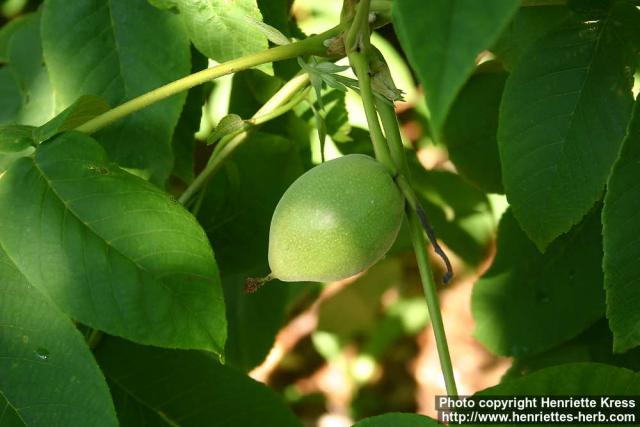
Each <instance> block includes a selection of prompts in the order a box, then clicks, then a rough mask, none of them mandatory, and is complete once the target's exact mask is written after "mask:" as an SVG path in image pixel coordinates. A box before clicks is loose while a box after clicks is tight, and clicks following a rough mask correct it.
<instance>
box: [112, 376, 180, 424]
mask: <svg viewBox="0 0 640 427" xmlns="http://www.w3.org/2000/svg"><path fill="white" fill-rule="evenodd" d="M105 376H106V377H107V378H109V380H110V381H111V382H112V383H113V384H115V385H116V386H118V388H120V389H121V390H122V391H124V392H125V393H126V395H127V396H129V397H130V398H131V399H133V400H135V401H136V402H138V403H139V404H140V405H142V406H144V407H145V408H147V409H149V410H150V411H151V412H153V413H154V414H156V415H157V416H158V417H160V418H161V419H162V420H163V421H164V422H166V423H167V425H168V426H170V427H181V425H180V424H178V423H177V422H176V421H173V420H172V419H171V418H169V417H168V416H167V414H165V413H164V412H162V411H160V410H158V409H156V408H154V407H153V406H151V405H150V404H148V403H147V402H145V401H144V400H141V399H139V398H138V396H136V395H135V394H133V393H132V392H131V391H130V390H129V389H128V388H126V387H125V386H124V385H122V383H121V382H120V381H118V380H116V379H115V378H113V377H111V376H109V375H107V374H105Z"/></svg>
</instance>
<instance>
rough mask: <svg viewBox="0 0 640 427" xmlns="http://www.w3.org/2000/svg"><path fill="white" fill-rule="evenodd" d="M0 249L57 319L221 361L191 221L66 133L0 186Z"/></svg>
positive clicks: (205, 249) (18, 165)
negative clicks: (52, 306)
mask: <svg viewBox="0 0 640 427" xmlns="http://www.w3.org/2000/svg"><path fill="white" fill-rule="evenodd" d="M0 206H11V207H12V208H11V209H2V210H0V244H1V245H2V246H3V247H4V249H5V250H6V252H7V254H8V256H9V257H11V258H12V259H13V260H14V261H15V263H16V266H17V267H18V268H19V269H20V271H21V272H22V273H23V274H24V276H25V277H27V279H28V280H29V282H30V283H32V284H33V286H35V287H36V288H38V289H39V290H41V291H42V292H43V293H45V294H46V295H48V296H49V297H50V298H51V299H52V300H53V301H54V302H55V303H56V304H57V305H58V306H59V307H60V308H61V309H62V311H64V312H65V313H67V314H69V315H70V316H71V317H72V318H74V319H76V320H79V321H81V322H82V323H85V324H87V325H89V326H91V327H94V328H96V329H100V330H104V331H106V332H108V333H111V334H115V335H120V336H123V337H126V338H128V339H131V340H133V341H138V342H141V343H148V344H153V345H157V346H165V347H174V348H176V347H178V348H197V349H204V350H210V351H214V352H217V353H221V352H222V348H223V346H224V341H225V336H226V322H225V317H224V303H223V301H222V292H221V287H220V279H219V276H218V269H217V266H216V263H215V260H214V258H213V253H212V251H211V247H210V246H209V243H208V241H207V239H206V236H205V234H204V232H203V231H202V229H201V228H200V226H199V224H198V223H197V222H196V221H195V219H194V218H193V217H192V216H191V215H190V214H189V213H188V212H187V211H185V210H184V209H183V208H182V206H180V205H178V204H177V203H176V202H175V201H174V200H172V199H171V198H170V197H169V196H168V195H166V194H165V193H164V192H162V191H161V190H159V189H157V188H156V187H154V186H153V185H151V184H149V183H147V182H145V181H144V180H141V179H140V178H137V177H135V176H133V175H131V174H129V173H127V172H125V171H123V170H121V169H120V168H118V167H117V165H115V164H113V163H111V162H110V161H109V160H108V159H107V157H106V154H105V152H104V150H103V149H102V148H101V147H100V145H99V144H98V143H97V142H96V141H94V140H92V139H91V138H90V137H88V136H86V135H82V134H79V133H65V134H62V135H61V136H58V137H56V138H54V139H53V140H51V141H50V142H48V143H46V144H43V145H41V146H40V147H39V148H38V150H37V151H36V154H35V156H34V157H24V158H21V159H18V160H16V161H15V162H14V163H13V165H12V166H11V168H10V169H9V170H8V171H7V172H5V173H4V174H3V175H2V177H1V178H0Z"/></svg>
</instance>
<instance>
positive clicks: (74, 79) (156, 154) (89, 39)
mask: <svg viewBox="0 0 640 427" xmlns="http://www.w3.org/2000/svg"><path fill="white" fill-rule="evenodd" d="M142 23H143V24H142ZM42 44H43V49H44V58H45V60H46V63H47V66H48V68H49V73H50V77H51V84H52V86H53V89H54V90H55V92H56V100H57V108H58V109H59V110H60V109H63V108H65V107H67V106H68V105H70V104H71V103H72V102H74V101H75V100H76V99H77V98H78V97H79V96H81V95H96V96H100V97H102V98H104V99H105V100H106V101H107V102H108V103H109V104H111V105H113V106H116V105H119V104H121V103H123V102H124V101H127V100H130V99H132V98H134V97H136V96H138V95H142V94H143V93H146V92H148V91H150V90H153V89H156V88H158V87H160V86H162V85H164V84H166V83H169V82H171V81H173V80H176V79H178V78H180V77H184V76H186V75H187V74H189V70H190V69H191V62H190V58H189V56H190V54H189V40H188V38H187V35H186V31H185V29H184V25H183V24H182V22H181V21H180V18H178V17H177V16H176V15H175V14H173V13H171V12H169V11H164V10H158V9H156V8H154V7H153V6H151V5H150V4H149V3H148V2H147V1H146V0H78V1H75V2H74V3H73V7H70V6H69V3H68V2H67V1H66V0H47V1H46V2H45V4H44V9H43V13H42ZM185 96H186V94H185V93H182V94H179V95H176V96H173V97H171V98H169V99H166V100H164V101H162V102H159V103H157V104H154V105H152V106H150V107H147V108H145V109H144V110H141V111H139V112H136V113H134V114H132V115H130V116H128V117H126V118H124V119H122V120H120V121H118V122H116V123H114V124H112V125H111V126H108V127H107V128H105V129H104V130H102V131H101V132H99V133H98V134H97V136H96V138H97V139H98V140H99V141H100V143H101V144H102V145H103V146H104V147H105V149H106V150H107V152H108V153H109V157H110V158H111V159H113V160H114V161H116V162H117V163H118V164H119V165H120V166H122V167H124V168H127V169H128V170H131V171H135V172H136V173H137V174H138V175H140V176H143V177H145V178H149V179H151V181H152V182H154V183H155V184H158V185H163V184H164V182H165V180H166V179H167V177H168V176H169V173H170V172H171V169H172V167H173V154H172V150H171V137H172V134H173V131H174V128H175V126H176V123H177V122H178V118H179V116H180V111H181V109H182V105H183V103H184V100H185Z"/></svg>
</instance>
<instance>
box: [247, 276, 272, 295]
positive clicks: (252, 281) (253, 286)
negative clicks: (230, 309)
mask: <svg viewBox="0 0 640 427" xmlns="http://www.w3.org/2000/svg"><path fill="white" fill-rule="evenodd" d="M271 280H273V277H271V274H267V275H266V276H264V277H248V278H247V280H245V282H244V293H245V294H252V293H254V292H256V291H257V290H258V289H260V288H261V287H262V286H263V285H264V284H265V283H267V282H269V281H271Z"/></svg>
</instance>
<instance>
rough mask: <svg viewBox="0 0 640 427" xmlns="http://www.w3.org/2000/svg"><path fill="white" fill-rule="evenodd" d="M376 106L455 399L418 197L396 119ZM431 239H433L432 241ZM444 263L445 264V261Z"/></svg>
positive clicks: (380, 103)
mask: <svg viewBox="0 0 640 427" xmlns="http://www.w3.org/2000/svg"><path fill="white" fill-rule="evenodd" d="M376 105H377V107H378V113H379V114H380V119H381V121H382V126H383V127H384V133H385V135H386V137H387V142H388V144H389V151H390V152H391V157H392V159H393V161H394V163H395V164H396V166H397V167H398V169H399V170H400V172H401V175H400V176H398V178H397V180H396V182H397V183H398V186H399V187H400V190H401V191H402V193H403V194H404V196H405V198H406V199H407V203H408V205H409V207H408V208H407V219H408V220H409V225H410V232H411V240H412V242H413V247H414V251H415V254H416V260H417V263H418V268H419V269H420V277H421V279H422V288H423V289H424V294H425V299H426V301H427V308H428V310H429V317H430V318H431V325H432V326H433V333H434V335H435V339H436V348H437V350H438V358H439V359H440V368H441V370H442V376H443V378H444V382H445V385H446V388H447V393H448V394H449V395H450V396H457V394H458V391H457V387H456V382H455V378H454V375H453V367H452V364H451V356H450V354H449V345H448V344H447V336H446V334H445V330H444V322H443V321H442V313H441V311H440V303H439V301H438V293H437V291H436V285H435V282H434V280H433V272H432V271H431V267H430V265H429V258H428V255H427V251H426V241H425V238H424V231H425V230H423V227H422V224H421V222H420V218H419V217H418V214H417V212H418V209H422V208H421V207H420V202H419V200H418V197H417V196H416V194H415V191H414V190H413V187H411V183H410V182H409V167H408V165H407V158H406V156H405V154H404V148H403V145H402V137H401V135H400V127H399V125H398V118H397V117H396V114H395V110H394V107H393V105H392V104H389V103H387V102H384V101H382V100H380V99H377V100H376ZM433 238H434V239H435V237H433ZM436 245H437V243H436V242H434V248H436V247H437V246H436ZM443 259H446V256H444V257H443ZM445 262H448V260H447V261H445ZM447 266H449V264H447Z"/></svg>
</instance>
